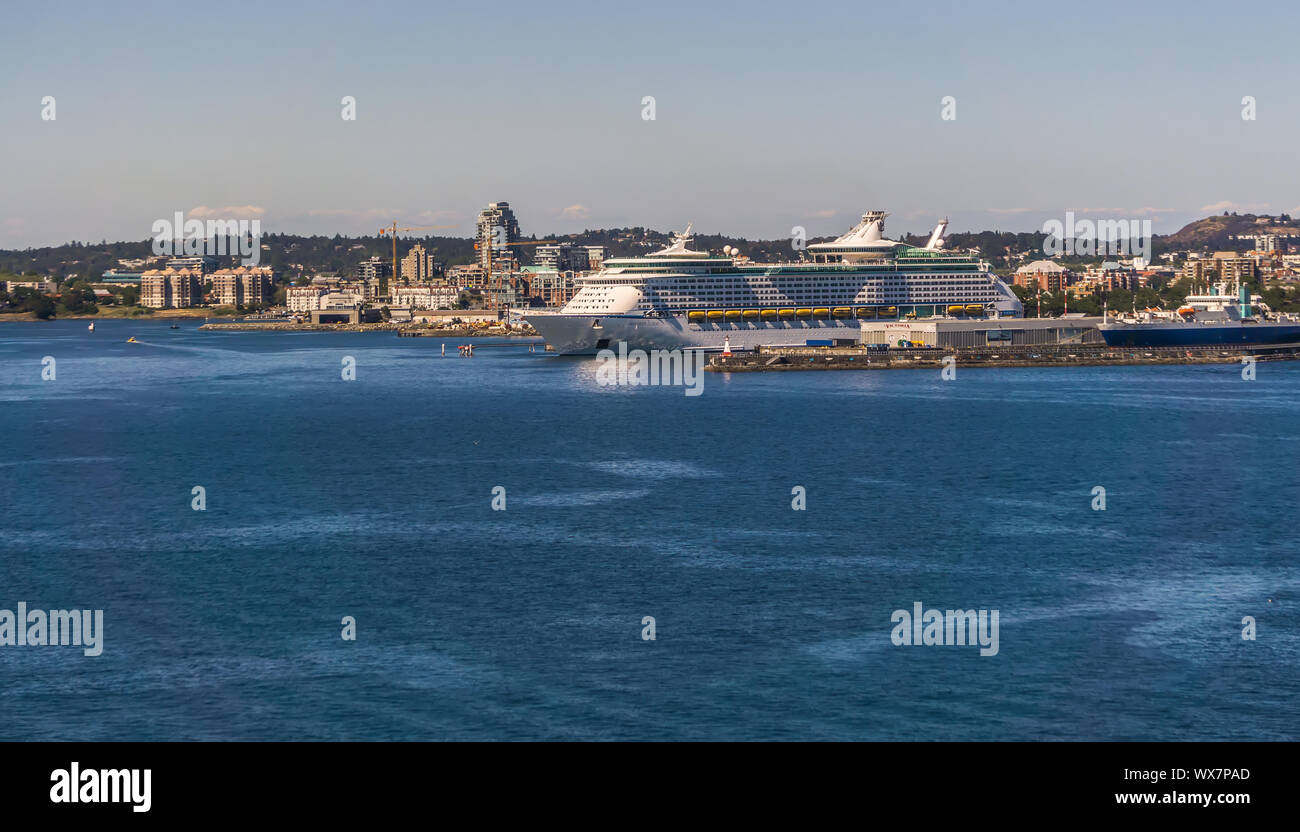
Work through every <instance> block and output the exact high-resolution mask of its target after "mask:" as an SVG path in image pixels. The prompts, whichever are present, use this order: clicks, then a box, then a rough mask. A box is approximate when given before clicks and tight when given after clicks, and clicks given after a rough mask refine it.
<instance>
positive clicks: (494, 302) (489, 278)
mask: <svg viewBox="0 0 1300 832" xmlns="http://www.w3.org/2000/svg"><path fill="white" fill-rule="evenodd" d="M554 244H555V240H526V241H524V242H522V243H493V244H492V245H490V246H488V247H487V274H486V275H484V281H485V282H486V283H487V286H488V291H491V290H492V249H494V248H504V247H505V246H549V245H554ZM478 247H479V244H478V243H475V244H474V248H475V249H477V248H478ZM500 288H501V285H500V281H498V282H497V290H498V291H496V292H492V313H493V314H494V315H498V316H500V314H501V310H500V309H499V308H498V307H497V300H498V298H500V296H501V292H500ZM509 317H510V307H508V306H507V307H506V318H507V323H509V320H508V319H509Z"/></svg>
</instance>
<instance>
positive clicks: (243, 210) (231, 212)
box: [186, 205, 266, 220]
mask: <svg viewBox="0 0 1300 832" xmlns="http://www.w3.org/2000/svg"><path fill="white" fill-rule="evenodd" d="M265 213H266V209H264V208H261V207H259V206H257V205H227V206H226V207H225V208H222V209H221V210H217V209H216V208H209V207H208V206H206V205H198V206H196V207H194V208H191V209H190V210H189V213H188V214H187V215H186V216H189V217H193V218H195V219H217V218H220V219H234V220H252V219H257V218H258V217H261V216H262V215H263V214H265Z"/></svg>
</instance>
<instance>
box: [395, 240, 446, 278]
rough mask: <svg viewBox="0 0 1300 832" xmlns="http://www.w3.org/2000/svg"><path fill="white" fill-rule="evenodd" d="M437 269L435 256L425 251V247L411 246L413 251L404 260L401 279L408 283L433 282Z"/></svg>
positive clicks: (417, 244)
mask: <svg viewBox="0 0 1300 832" xmlns="http://www.w3.org/2000/svg"><path fill="white" fill-rule="evenodd" d="M436 269H437V264H436V263H434V260H433V254H432V253H431V252H427V251H425V250H424V246H422V245H420V244H419V243H416V244H415V245H413V246H411V250H410V251H409V252H408V253H407V255H406V256H405V257H403V258H402V266H401V270H402V273H401V275H400V277H401V278H402V280H403V281H405V282H406V283H428V282H429V281H431V280H433V274H434V271H435V270H436Z"/></svg>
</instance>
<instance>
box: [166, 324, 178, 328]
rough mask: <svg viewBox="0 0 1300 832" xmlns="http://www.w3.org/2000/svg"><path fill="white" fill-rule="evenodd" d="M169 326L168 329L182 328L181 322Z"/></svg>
mask: <svg viewBox="0 0 1300 832" xmlns="http://www.w3.org/2000/svg"><path fill="white" fill-rule="evenodd" d="M167 328H168V329H180V328H181V325H180V324H172V325H171V326H169V327H167Z"/></svg>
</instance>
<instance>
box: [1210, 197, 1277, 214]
mask: <svg viewBox="0 0 1300 832" xmlns="http://www.w3.org/2000/svg"><path fill="white" fill-rule="evenodd" d="M1266 208H1268V203H1267V202H1251V203H1241V202H1233V201H1232V200H1230V199H1225V200H1223V201H1222V202H1212V203H1210V204H1209V205H1202V206H1201V211H1202V212H1204V213H1206V214H1222V213H1223V212H1224V211H1236V212H1237V213H1239V214H1253V213H1255V212H1256V211H1263V210H1264V209H1266Z"/></svg>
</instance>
